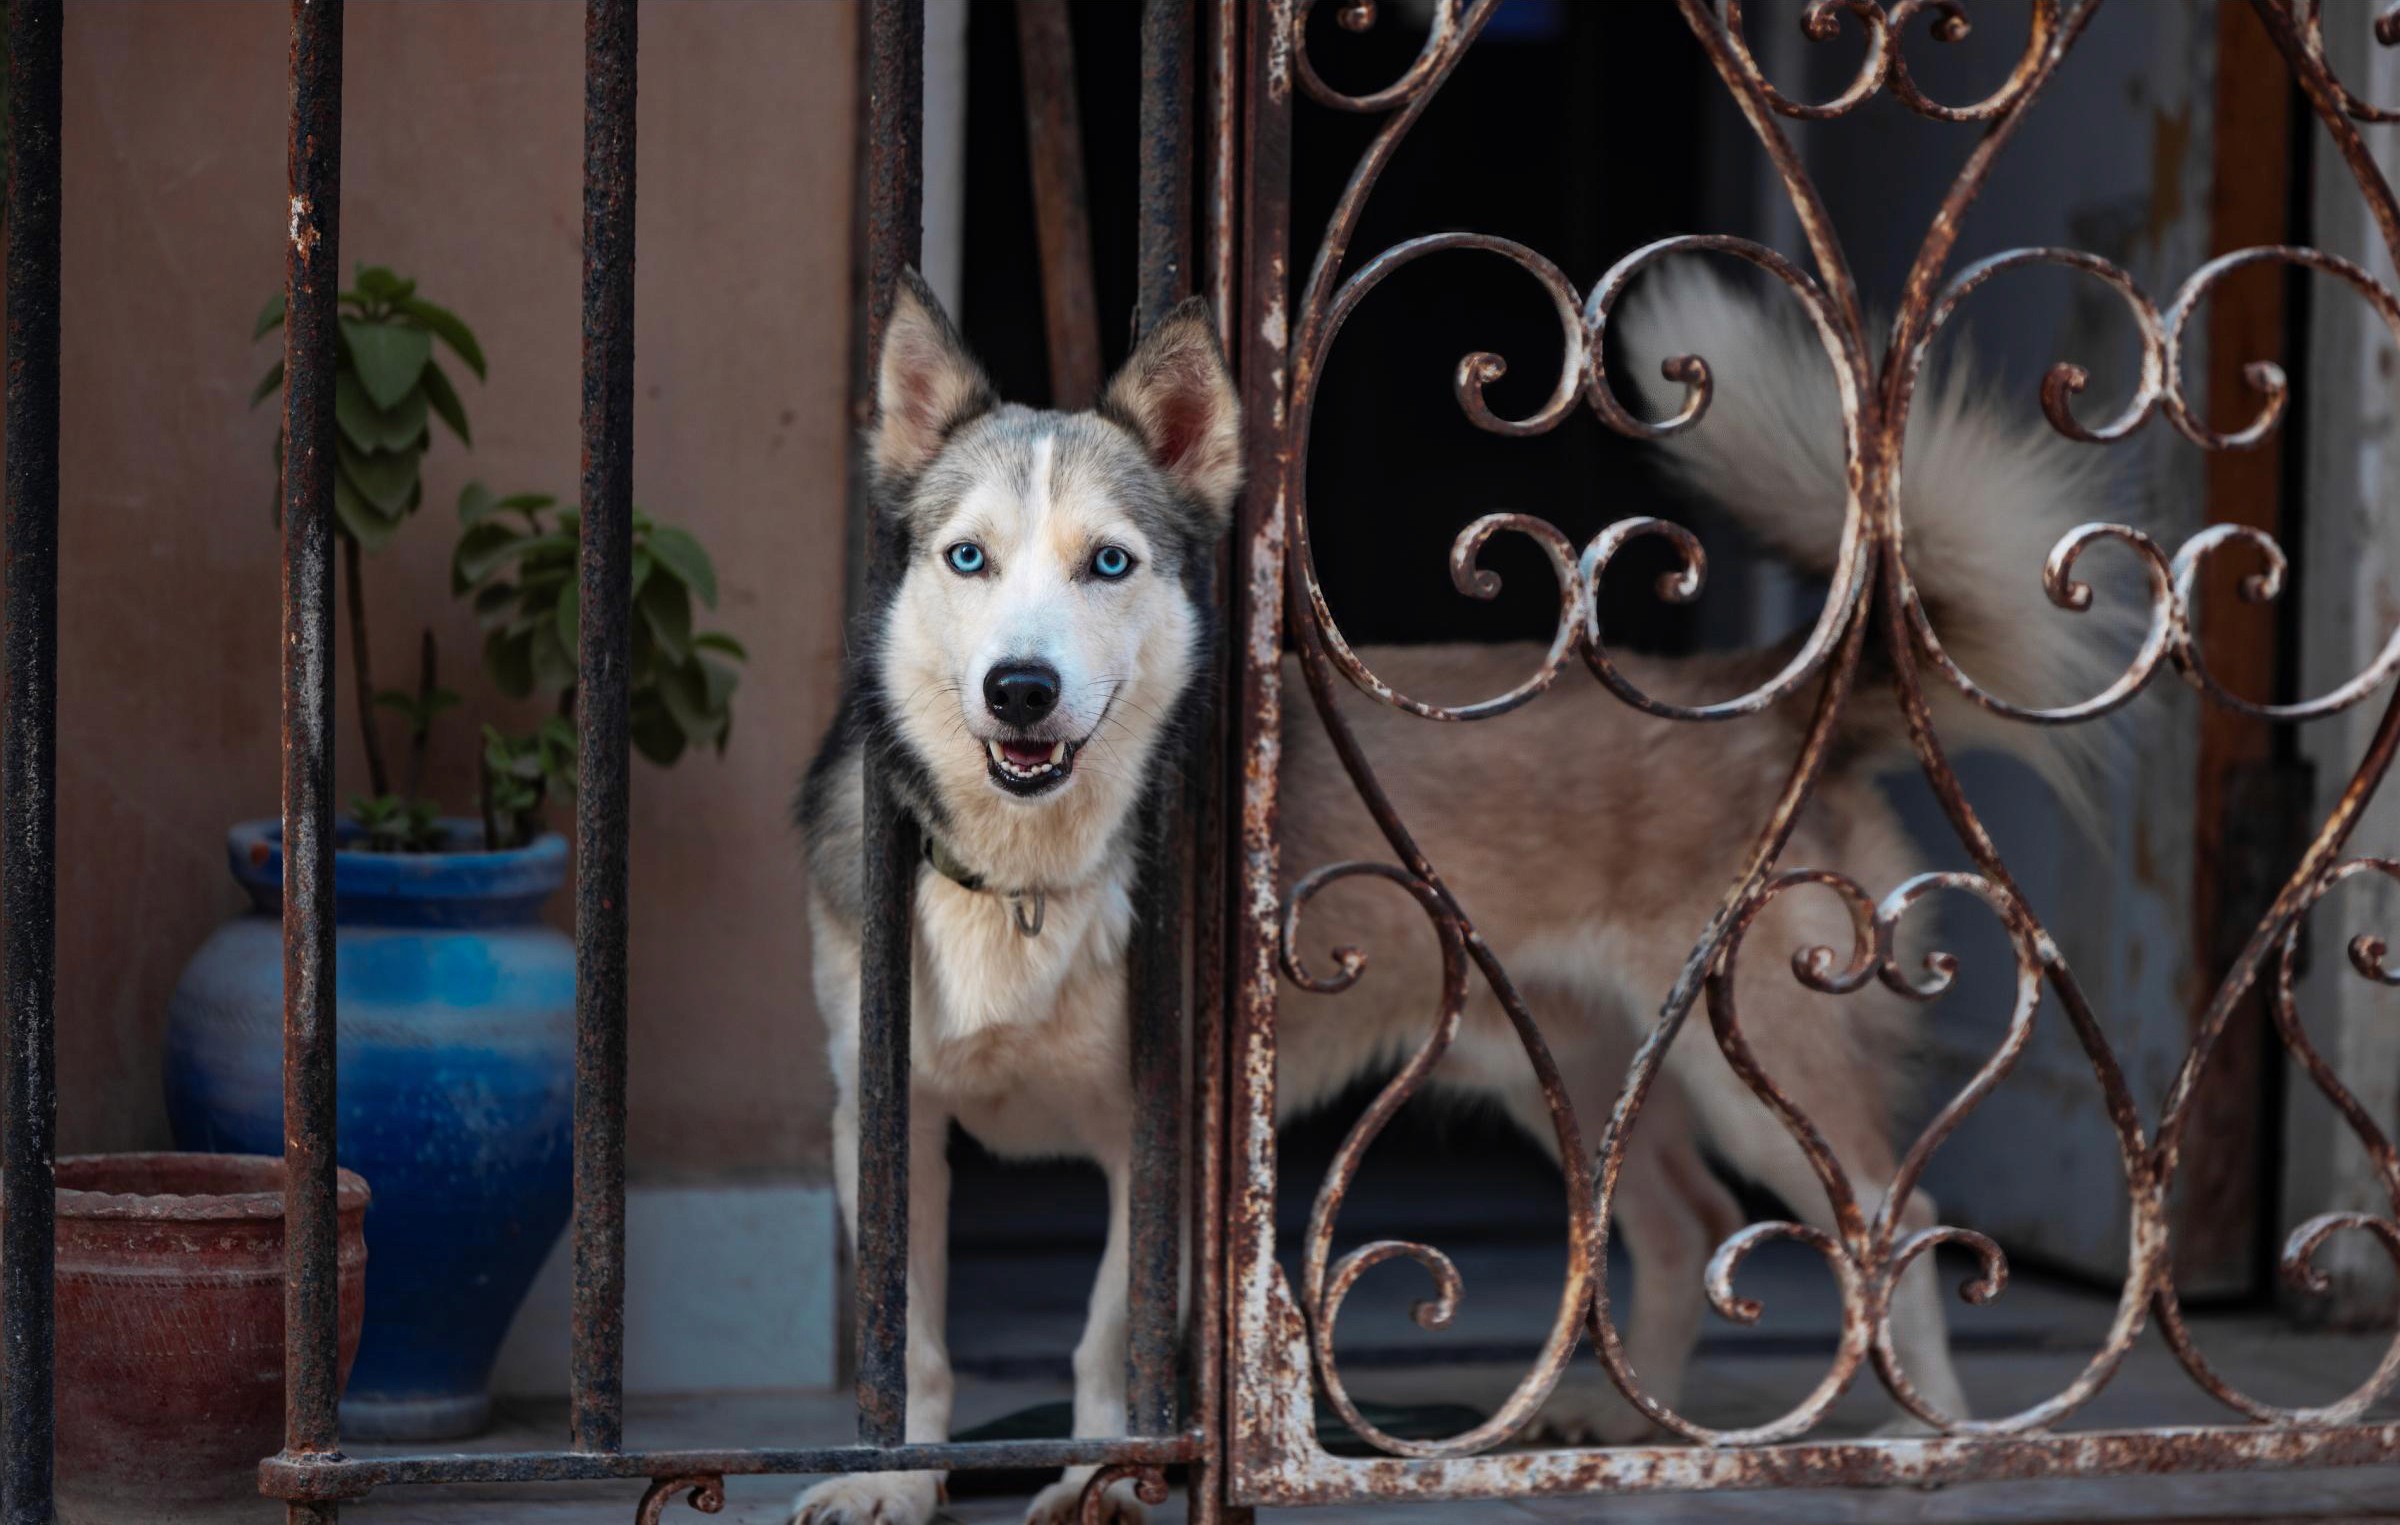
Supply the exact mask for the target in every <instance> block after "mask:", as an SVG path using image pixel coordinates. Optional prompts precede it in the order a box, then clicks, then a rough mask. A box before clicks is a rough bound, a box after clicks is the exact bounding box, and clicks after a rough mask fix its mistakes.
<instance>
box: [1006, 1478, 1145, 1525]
mask: <svg viewBox="0 0 2400 1525" xmlns="http://www.w3.org/2000/svg"><path fill="white" fill-rule="evenodd" d="M1099 1471H1100V1469H1099V1468H1097V1467H1070V1468H1068V1469H1067V1475H1066V1476H1064V1477H1062V1478H1060V1479H1059V1480H1058V1481H1057V1482H1055V1483H1052V1484H1051V1485H1050V1486H1049V1487H1047V1488H1044V1489H1043V1490H1042V1491H1041V1492H1039V1493H1037V1494H1035V1495H1034V1496H1033V1506H1032V1507H1031V1508H1029V1509H1027V1510H1026V1511H1025V1525H1076V1522H1077V1521H1078V1520H1081V1519H1082V1518H1083V1491H1084V1489H1086V1488H1088V1487H1090V1486H1091V1481H1092V1479H1093V1478H1094V1477H1095V1476H1097V1475H1098V1474H1099ZM1134 1490H1135V1480H1134V1479H1132V1478H1130V1477H1127V1478H1119V1479H1118V1480H1117V1481H1115V1482H1113V1483H1111V1484H1109V1485H1108V1491H1107V1492H1106V1493H1105V1494H1103V1495H1102V1496H1101V1504H1100V1514H1099V1518H1100V1519H1101V1520H1102V1521H1104V1522H1105V1525H1146V1522H1147V1521H1148V1520H1149V1518H1150V1510H1149V1508H1148V1506H1147V1505H1145V1504H1143V1502H1142V1501H1141V1498H1140V1497H1139V1496H1138V1495H1137V1494H1136V1493H1135V1491H1134Z"/></svg>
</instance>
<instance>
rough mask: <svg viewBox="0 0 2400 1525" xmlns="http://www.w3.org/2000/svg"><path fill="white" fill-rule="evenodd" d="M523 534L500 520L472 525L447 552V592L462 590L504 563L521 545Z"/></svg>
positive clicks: (489, 520) (523, 540) (479, 580)
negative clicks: (456, 546)
mask: <svg viewBox="0 0 2400 1525" xmlns="http://www.w3.org/2000/svg"><path fill="white" fill-rule="evenodd" d="M525 540H526V537H525V536H524V535H522V534H519V533H518V532H517V527H516V526H515V525H513V524H510V523H507V522H506V521H504V520H500V519H486V520H484V521H483V522H482V523H481V524H476V525H471V526H469V527H468V529H467V532H466V533H465V534H463V535H461V536H459V537H458V548H457V549H456V550H454V551H452V552H451V553H450V591H451V592H452V593H454V594H456V593H464V592H466V591H467V590H468V589H469V588H472V587H474V586H476V585H477V584H478V583H481V582H483V581H485V580H486V579H487V578H489V577H490V576H491V575H492V574H493V573H494V572H497V571H499V570H500V569H501V568H502V567H504V566H506V565H507V564H508V562H509V560H510V558H512V557H514V556H515V555H516V554H517V552H518V551H519V550H520V549H521V548H522V547H523V545H524V543H525Z"/></svg>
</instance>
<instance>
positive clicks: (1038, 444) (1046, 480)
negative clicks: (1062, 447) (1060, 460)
mask: <svg viewBox="0 0 2400 1525" xmlns="http://www.w3.org/2000/svg"><path fill="white" fill-rule="evenodd" d="M1057 443H1058V434H1057V432H1056V431H1055V430H1048V429H1045V430H1044V431H1042V436H1041V438H1039V439H1037V440H1035V441H1034V442H1033V475H1032V479H1031V481H1030V482H1029V483H1028V484H1027V485H1026V489H1025V502H1026V507H1027V508H1029V509H1031V510H1032V512H1033V522H1034V523H1036V524H1039V523H1041V522H1042V521H1043V520H1044V519H1047V518H1049V517H1050V510H1051V509H1052V508H1053V507H1055V506H1056V505H1055V504H1054V503H1053V502H1052V501H1051V496H1050V456H1051V451H1052V447H1054V446H1055V445H1056V444H1057Z"/></svg>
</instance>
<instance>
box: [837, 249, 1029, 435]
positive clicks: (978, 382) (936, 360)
mask: <svg viewBox="0 0 2400 1525" xmlns="http://www.w3.org/2000/svg"><path fill="white" fill-rule="evenodd" d="M996 401H997V399H996V398H995V397H994V396H993V395H992V384H991V383H990V382H989V381H986V380H985V379H984V375H983V368H982V367H981V366H978V365H977V364H976V363H975V357H974V356H972V355H970V354H968V353H967V346H966V343H965V341H963V340H961V339H960V338H959V336H958V330H957V329H955V328H953V327H951V326H950V319H949V318H948V317H947V316H946V315H945V314H944V313H943V312H942V304H941V301H940V299H939V298H937V297H935V296H934V294H933V288H931V287H930V286H927V285H926V284H925V280H924V277H922V276H920V275H918V274H917V272H916V271H915V270H914V269H905V268H904V269H903V270H901V272H900V280H899V283H898V286H897V289H895V290H894V291H893V293H892V315H891V318H890V319H889V320H888V321H887V322H886V323H885V324H884V326H883V353H882V354H881V355H880V356H878V357H877V359H876V365H875V422H874V424H873V426H872V427H871V428H869V430H868V431H867V448H868V450H869V451H870V452H871V453H872V455H873V457H874V461H875V466H876V469H877V470H878V471H879V472H881V473H883V474H884V475H885V476H886V477H889V478H894V479H900V480H905V479H907V478H909V477H913V476H915V475H916V474H917V473H919V472H921V471H923V470H924V469H925V468H926V467H927V466H929V465H931V464H932V463H933V458H934V457H935V456H936V455H939V454H940V453H941V449H942V443H943V441H945V440H947V439H948V438H949V437H950V435H951V433H952V431H954V430H955V429H957V428H958V426H959V425H961V424H964V423H967V422H969V421H971V420H973V419H975V418H977V417H979V416H980V415H982V414H983V413H985V412H988V411H989V410H990V409H991V408H992V406H993V404H994V403H995V402H996Z"/></svg>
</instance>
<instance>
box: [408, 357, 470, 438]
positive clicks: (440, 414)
mask: <svg viewBox="0 0 2400 1525" xmlns="http://www.w3.org/2000/svg"><path fill="white" fill-rule="evenodd" d="M418 379H419V380H420V381H422V382H424V383H425V385H424V387H423V388H422V390H423V392H424V394H425V405H426V406H427V407H429V408H431V409H433V411H434V416H435V417H437V418H439V419H441V421H442V422H443V423H445V424H448V425H449V426H450V432H451V433H452V434H455V435H457V436H458V442H459V443H460V444H462V445H464V446H466V447H467V448H468V449H470V450H472V449H473V448H475V436H474V435H473V434H472V433H470V432H468V429H467V408H466V404H464V403H462V402H460V401H459V400H458V392H457V390H456V389H455V388H453V387H452V386H451V385H450V378H449V377H448V376H447V375H445V374H443V371H442V368H441V367H440V366H439V365H437V364H435V363H434V362H433V361H431V360H428V361H426V362H425V374H424V375H423V376H421V377H419V378H418Z"/></svg>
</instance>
